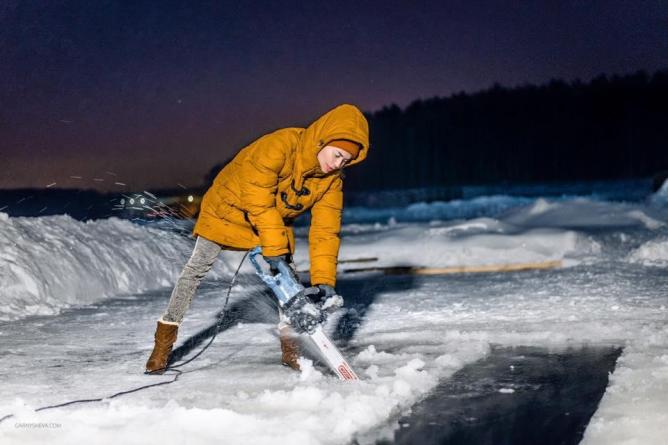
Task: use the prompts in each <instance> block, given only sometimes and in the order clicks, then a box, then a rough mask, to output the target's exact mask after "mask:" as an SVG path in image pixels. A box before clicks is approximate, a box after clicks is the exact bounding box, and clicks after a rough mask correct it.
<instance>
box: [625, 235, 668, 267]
mask: <svg viewBox="0 0 668 445" xmlns="http://www.w3.org/2000/svg"><path fill="white" fill-rule="evenodd" d="M628 259H629V261H631V262H632V263H640V264H644V265H647V266H663V265H668V239H659V240H652V241H648V242H646V243H644V244H643V245H641V246H640V247H638V248H637V249H635V250H634V251H633V252H631V253H630V254H629V257H628Z"/></svg>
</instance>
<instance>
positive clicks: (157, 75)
mask: <svg viewBox="0 0 668 445" xmlns="http://www.w3.org/2000/svg"><path fill="white" fill-rule="evenodd" d="M37 3H38V2H15V1H12V0H9V1H5V2H2V5H0V163H1V164H2V167H3V170H2V174H0V188H16V187H45V186H47V185H50V184H53V183H56V185H55V187H82V188H97V189H100V190H118V191H120V190H130V189H132V190H134V189H155V188H160V187H172V186H175V185H176V184H177V183H180V184H183V185H186V186H194V185H199V184H200V183H201V182H202V179H203V177H204V175H205V173H206V172H207V171H208V170H209V169H210V168H211V167H212V166H213V165H214V164H216V163H218V162H220V161H222V160H224V159H226V158H227V157H228V156H230V155H232V154H233V153H234V152H236V151H237V150H238V149H239V148H241V147H242V146H243V145H245V144H246V143H248V142H250V141H252V140H253V139H255V138H257V137H258V136H260V135H262V134H263V133H265V132H267V131H270V130H272V129H275V128H280V127H286V126H295V125H305V124H307V123H309V122H310V121H311V120H313V119H315V118H316V117H317V116H318V115H320V114H321V113H323V112H324V111H326V110H327V109H329V108H331V107H333V106H334V105H336V104H339V103H342V102H349V103H354V104H356V105H358V106H359V107H360V108H362V109H363V110H364V111H375V110H377V109H379V108H381V107H382V106H384V105H389V104H391V103H396V104H398V105H400V106H405V105H407V104H409V103H410V102H411V101H413V100H415V99H417V98H427V97H433V96H436V95H439V96H446V95H449V94H451V93H453V92H458V91H462V90H464V91H467V92H474V91H477V90H480V89H483V88H487V87H489V86H490V85H492V84H493V83H494V82H498V83H500V84H502V85H506V86H513V85H517V84H523V83H543V82H546V81H548V80H549V79H551V78H563V79H566V80H572V79H574V78H580V79H583V80H588V79H590V78H591V77H594V76H596V75H597V74H599V73H602V72H604V73H608V74H612V73H618V74H625V73H629V72H633V71H636V70H638V69H644V70H647V71H648V72H650V73H651V72H653V71H655V70H657V69H662V68H666V67H668V1H661V0H655V1H618V0H607V1H584V0H583V1H567V0H556V1H543V2H539V1H535V2H519V1H515V2H504V1H474V0H468V1H445V0H444V1H432V2H420V1H387V0H386V1H378V2H376V1H373V2H365V1H360V0H358V1H355V2H341V1H336V2H322V4H319V2H303V1H294V2H277V1H267V2H264V1H253V2H251V1H234V2H210V3H211V5H213V6H211V5H209V6H202V5H204V2H188V1H182V0H179V1H162V2H158V3H156V2H152V1H146V0H140V1H132V2H123V5H121V2H113V1H103V0H96V1H94V2H90V1H82V2H68V1H64V2H39V3H41V4H39V5H37ZM194 3H198V4H199V5H200V6H193V4H194ZM207 3H208V2H207ZM520 5H521V6H520ZM376 149H378V150H381V149H382V147H376ZM70 176H81V177H82V179H72V178H70ZM94 178H97V179H98V180H97V181H96V180H94ZM114 182H122V183H125V184H127V186H126V187H123V186H120V185H114Z"/></svg>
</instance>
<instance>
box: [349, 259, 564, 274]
mask: <svg viewBox="0 0 668 445" xmlns="http://www.w3.org/2000/svg"><path fill="white" fill-rule="evenodd" d="M561 266H562V262H561V260H550V261H541V262H531V263H510V264H485V265H479V266H452V267H440V268H430V267H412V266H389V267H363V268H359V269H345V270H344V271H343V272H344V273H357V272H383V273H384V274H385V275H446V274H457V273H484V272H487V273H490V272H517V271H523V270H547V269H556V268H559V267H561Z"/></svg>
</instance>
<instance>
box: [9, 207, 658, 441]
mask: <svg viewBox="0 0 668 445" xmlns="http://www.w3.org/2000/svg"><path fill="white" fill-rule="evenodd" d="M476 199H477V198H476ZM516 204H517V205H515V206H510V207H507V208H506V207H504V209H503V210H502V211H500V212H499V211H495V212H493V213H489V214H483V215H480V216H475V217H464V218H453V219H438V218H437V219H431V217H430V218H428V219H427V220H426V221H401V220H396V219H392V218H391V219H390V220H388V221H385V222H377V223H370V224H369V223H354V224H353V223H351V224H347V225H346V226H345V227H344V230H343V243H342V250H341V255H340V259H342V260H350V259H360V258H374V259H373V260H372V261H369V262H367V263H365V264H367V265H369V264H370V265H372V266H374V267H393V266H411V267H451V266H464V265H465V266H475V265H495V264H496V265H498V264H512V263H517V262H542V261H555V260H556V261H560V262H561V267H559V268H556V269H553V270H542V271H539V270H536V271H525V272H509V273H479V274H455V275H443V276H386V275H383V274H381V273H378V272H368V273H345V272H344V270H345V269H346V268H349V267H351V264H355V263H342V264H341V270H340V274H339V283H338V285H337V289H338V290H339V292H340V293H341V294H342V295H343V296H344V297H345V298H346V307H345V310H343V311H341V312H340V313H339V314H338V316H336V317H334V318H332V319H331V320H330V321H329V323H328V325H327V329H328V330H329V332H330V333H331V335H332V338H333V339H334V340H335V342H336V343H337V344H338V345H339V346H340V347H341V348H342V351H343V353H344V354H345V355H346V356H347V357H348V358H349V360H350V362H351V365H352V366H353V367H354V368H355V370H356V371H357V373H358V374H359V375H360V377H361V378H362V380H361V381H360V382H357V383H345V382H339V381H338V380H337V379H336V378H335V377H334V376H333V375H332V374H330V373H329V372H328V371H327V370H326V369H324V368H323V367H322V366H321V365H320V364H318V363H317V361H316V363H315V364H314V365H313V366H312V365H311V362H309V361H304V362H303V368H304V370H303V372H301V373H297V372H294V371H291V370H289V369H287V368H285V367H283V366H281V365H280V349H279V344H278V338H277V334H276V328H275V323H276V314H275V308H274V306H273V303H272V301H271V299H270V298H269V296H268V294H267V292H266V290H264V289H263V288H262V286H261V285H260V283H259V281H258V280H257V279H256V278H255V277H254V276H252V274H251V273H250V269H249V268H248V267H247V265H246V266H244V268H242V275H241V276H240V279H239V283H238V285H237V286H235V288H234V290H233V291H232V296H231V299H230V305H229V307H228V308H227V309H228V316H227V318H226V319H225V322H224V323H223V329H222V330H221V331H220V332H219V333H218V336H217V338H216V340H215V341H214V342H213V344H212V345H211V347H210V348H209V349H208V350H207V351H206V352H205V353H204V354H203V355H202V356H201V357H199V358H198V359H197V360H196V361H194V362H192V363H190V364H188V365H186V366H185V367H184V368H183V374H181V375H180V376H179V378H178V380H177V381H175V382H174V383H169V384H164V385H161V386H156V387H151V388H148V389H144V390H141V391H137V392H132V393H129V394H125V395H122V396H119V397H114V398H111V399H105V400H103V401H101V402H93V403H84V404H74V405H70V406H67V407H63V408H58V409H50V410H43V411H39V412H35V411H34V409H36V408H39V407H43V406H47V405H52V404H58V403H63V402H67V401H71V400H75V399H93V398H104V397H109V396H111V395H113V394H115V393H118V392H119V391H124V390H130V389H133V388H136V387H139V386H142V385H146V384H150V383H160V382H168V381H171V380H173V379H174V375H173V374H170V373H168V374H166V375H164V376H145V375H143V374H142V371H143V365H144V363H145V361H146V358H147V356H148V354H149V352H150V349H151V347H152V342H153V341H152V336H153V332H154V328H155V320H156V318H157V317H158V316H159V315H160V313H161V312H162V311H163V310H164V308H165V305H166V303H167V300H168V298H169V294H170V292H171V285H173V282H174V280H175V279H176V277H177V275H178V273H179V272H180V269H181V267H182V265H183V264H184V263H185V261H186V259H187V258H188V256H189V255H190V251H191V249H192V245H193V241H192V240H190V239H188V238H187V237H184V236H183V235H181V234H178V233H174V232H171V231H168V230H163V229H162V228H160V227H152V226H150V225H148V226H140V225H137V224H132V223H130V222H128V221H122V220H117V219H110V220H100V221H89V222H86V223H84V222H79V221H75V220H73V219H71V218H68V217H66V216H53V217H40V218H13V217H8V216H6V215H4V216H3V215H1V214H0V224H2V226H3V230H2V231H1V232H0V247H1V249H0V252H1V254H0V255H1V257H0V261H2V262H1V263H0V264H1V265H2V268H0V289H1V290H0V298H2V302H3V306H2V308H0V343H1V344H2V345H3V347H2V348H1V349H0V381H2V392H1V393H0V417H3V416H5V415H10V414H11V415H13V417H10V418H7V419H6V420H4V421H3V422H2V423H0V441H1V442H2V443H21V444H29V443H44V442H45V441H48V442H49V443H54V444H58V443H63V444H65V443H77V442H81V441H84V440H90V438H91V437H95V442H96V443H118V442H119V441H120V442H123V443H145V442H146V439H147V438H148V437H150V438H151V439H152V440H160V441H164V442H166V443H175V442H181V441H187V442H188V443H212V442H223V443H244V444H265V443H266V444H269V443H277V442H278V443H287V444H346V443H353V441H357V442H358V443H360V444H362V443H375V442H377V441H383V440H385V441H396V443H409V442H405V441H406V440H409V438H410V437H412V436H410V435H411V434H413V433H412V432H411V431H418V430H421V431H422V432H421V433H420V434H432V433H431V432H430V430H432V429H434V428H431V426H430V424H429V422H433V423H435V424H436V425H437V426H438V428H437V429H438V430H439V433H438V434H445V436H443V437H446V438H447V437H449V438H450V439H447V440H454V439H452V438H457V437H464V436H459V435H461V434H474V433H471V432H470V431H468V432H466V431H465V428H464V427H470V426H471V425H473V426H474V427H475V428H473V430H476V429H477V431H478V433H475V434H492V432H493V431H496V433H494V434H499V435H503V434H505V436H503V437H511V438H513V437H515V436H512V434H514V433H513V430H512V428H511V427H510V425H511V423H512V424H513V425H524V426H525V428H524V429H523V430H524V431H525V433H526V434H527V435H529V434H534V432H535V434H537V435H540V434H547V433H546V432H545V431H552V434H554V435H555V437H556V435H557V434H558V433H559V434H561V433H565V432H570V433H569V434H571V436H569V437H571V438H573V437H575V438H576V440H577V439H579V437H581V438H582V443H585V444H613V443H624V444H631V443H637V444H654V443H656V444H660V443H665V439H664V438H665V437H668V429H667V428H668V404H667V403H666V400H668V330H667V325H668V318H667V308H668V292H666V289H668V274H667V273H666V267H667V266H668V229H667V227H666V225H667V223H668V212H667V210H666V207H665V204H664V201H662V199H661V196H653V197H648V199H647V200H643V201H640V202H638V201H634V202H625V201H616V200H607V199H592V198H587V197H571V198H563V199H562V198H560V199H551V198H531V199H529V200H528V201H527V202H524V201H522V202H519V201H518V202H517V203H516ZM475 205H476V206H478V205H480V201H477V202H476V203H475ZM434 206H438V205H437V204H434V203H425V204H424V205H423V206H421V207H418V208H417V211H424V210H425V208H426V207H431V208H432V210H433V207H434ZM439 211H441V210H439ZM429 215H433V213H429ZM305 234H306V232H305V229H303V230H302V229H300V230H298V233H297V235H298V253H299V254H298V255H297V257H296V261H297V264H298V266H299V268H300V270H308V257H307V255H306V253H307V251H308V249H306V245H305ZM239 259H240V256H239V255H238V254H229V255H228V254H226V255H224V256H223V257H221V261H220V262H219V263H218V264H217V266H216V267H215V268H214V270H213V271H212V273H211V275H210V276H209V279H208V280H207V281H206V282H205V283H204V284H203V286H202V287H201V288H200V291H199V292H198V295H197V296H196V298H195V300H194V301H193V305H192V307H191V309H190V311H189V312H188V314H187V315H186V318H185V320H184V323H183V325H182V326H181V329H180V332H179V340H178V341H177V345H176V347H177V349H176V356H178V357H179V358H182V359H186V358H188V357H191V356H193V355H194V354H196V353H197V351H199V349H200V348H201V347H202V346H203V345H204V344H205V343H206V342H207V341H208V339H209V338H210V336H211V335H212V333H213V331H214V328H215V324H216V317H217V315H218V314H219V312H220V310H221V309H222V305H223V301H224V293H225V290H226V288H227V280H228V279H229V276H230V271H232V270H233V269H234V268H236V266H237V264H238V261H239ZM304 278H305V279H306V278H307V277H306V276H304ZM617 354H619V356H617ZM306 356H307V359H308V358H311V359H314V357H312V356H309V355H308V353H307V354H306ZM520 356H523V357H524V358H523V359H519V358H518V357H520ZM522 363H530V364H531V366H529V367H527V366H522ZM511 366H513V367H514V371H513V372H512V373H511V372H510V370H511ZM613 369H614V372H612V374H610V375H609V379H608V372H609V371H612V370H613ZM515 378H517V380H515ZM532 385H533V386H532ZM535 385H540V389H541V390H540V391H539V390H538V388H536V386H535ZM469 389H470V390H471V391H469ZM541 391H546V393H545V394H548V395H550V394H553V395H554V394H557V393H559V394H560V396H562V397H565V398H566V399H567V400H566V402H568V403H567V404H562V402H559V401H557V398H556V397H555V398H554V403H552V404H551V403H549V400H550V399H551V396H550V397H548V398H547V399H546V398H545V396H544V395H541V394H543V392H541ZM569 394H576V395H577V400H576V398H575V396H573V397H571V396H569ZM527 397H529V398H528V399H527ZM599 399H600V403H599ZM566 402H563V403H566ZM539 405H541V406H544V408H545V410H544V411H540V410H539V409H538V407H539ZM497 409H498V410H501V411H503V412H510V413H513V418H512V422H510V421H508V422H504V421H499V420H498V419H496V421H495V418H494V416H493V413H494V412H495V411H496V410H497ZM541 409H543V408H541ZM504 410H505V411H504ZM565 410H568V411H567V412H569V413H571V414H569V416H568V417H571V418H572V419H573V420H571V419H569V418H565V417H564V416H565V415H562V416H561V418H560V417H559V416H557V415H556V413H563V412H564V411H565ZM576 410H581V411H582V412H577V411H576ZM434 413H435V416H436V418H435V420H429V419H430V418H429V416H430V415H432V414H434ZM539 413H544V414H539ZM532 416H533V417H532ZM555 416H556V417H555ZM472 418H475V419H476V421H475V422H479V423H478V424H476V423H475V422H473V421H472V420H470V419H472ZM554 419H557V420H560V421H561V422H562V424H563V425H565V426H563V428H562V427H559V431H557V430H550V429H549V428H551V426H550V425H553V423H551V422H552V421H554ZM576 420H577V421H576ZM420 422H426V426H424V425H422V427H420V426H419V423H420ZM578 422H579V423H578ZM402 424H406V425H408V426H402ZM416 425H417V426H416ZM529 425H530V426H531V427H532V429H531V428H529ZM432 426H433V425H432ZM514 428H517V427H514ZM531 431H534V432H531ZM573 432H575V433H573ZM573 434H580V435H581V436H573ZM508 435H510V436H508ZM423 437H424V436H423ZM429 437H431V436H429ZM439 437H440V436H439ZM465 437H469V436H465ZM471 437H475V438H476V439H475V442H478V441H479V443H486V442H485V440H489V438H488V437H483V436H471ZM494 437H497V436H494ZM498 437H502V436H498ZM527 437H533V436H527ZM439 440H440V439H439ZM444 440H446V439H444ZM504 440H505V439H504ZM516 440H517V441H513V442H512V443H522V442H521V440H520V439H516ZM402 441H404V442H402ZM444 443H447V442H444ZM495 443H504V442H503V441H502V440H500V441H499V442H495ZM508 443H511V442H508ZM526 443H529V442H528V441H527V442H526ZM564 443H575V442H568V441H565V442H564Z"/></svg>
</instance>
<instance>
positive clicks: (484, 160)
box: [345, 70, 668, 190]
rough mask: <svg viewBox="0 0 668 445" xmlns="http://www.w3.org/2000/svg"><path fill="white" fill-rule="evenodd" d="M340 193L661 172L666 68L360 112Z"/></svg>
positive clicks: (667, 103) (666, 149) (667, 147)
mask: <svg viewBox="0 0 668 445" xmlns="http://www.w3.org/2000/svg"><path fill="white" fill-rule="evenodd" d="M366 116H367V118H368V120H369V125H370V132H371V143H372V149H371V150H370V154H369V157H368V159H367V161H365V163H364V164H363V165H362V166H360V167H357V168H352V169H350V170H349V171H347V172H346V175H347V177H346V181H345V182H346V188H347V189H349V190H374V189H375V190H379V189H394V188H406V187H427V186H430V187H433V186H451V185H462V184H486V183H498V182H503V181H512V182H533V181H557V180H560V181H561V180H566V181H568V180H599V179H621V178H634V177H635V178H637V177H648V176H652V175H655V174H657V173H659V172H661V171H662V170H668V70H663V71H658V72H656V73H654V74H653V75H649V74H647V73H646V72H643V71H639V72H636V73H634V74H630V75H625V76H611V77H608V76H606V75H600V76H598V77H596V78H594V79H592V80H591V81H589V82H582V81H579V80H576V81H573V82H570V83H569V82H565V81H562V80H552V81H550V82H549V83H547V84H545V85H540V86H535V85H523V86H518V87H514V88H506V87H502V86H500V85H498V84H497V85H494V86H493V87H491V88H489V89H487V90H484V91H480V92H477V93H474V94H466V93H458V94H454V95H452V96H449V97H445V98H442V97H435V98H432V99H427V100H416V101H414V102H413V103H411V104H410V105H409V106H407V107H406V108H405V109H401V108H400V107H398V106H396V105H391V106H387V107H384V108H383V109H381V110H379V111H376V112H373V113H367V114H366Z"/></svg>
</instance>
